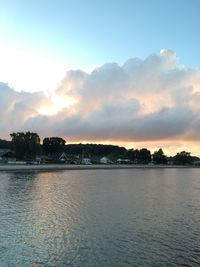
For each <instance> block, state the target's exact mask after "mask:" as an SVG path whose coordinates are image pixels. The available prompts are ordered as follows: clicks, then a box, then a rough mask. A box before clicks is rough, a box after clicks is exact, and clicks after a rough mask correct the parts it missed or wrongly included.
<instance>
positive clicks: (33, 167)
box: [0, 164, 199, 171]
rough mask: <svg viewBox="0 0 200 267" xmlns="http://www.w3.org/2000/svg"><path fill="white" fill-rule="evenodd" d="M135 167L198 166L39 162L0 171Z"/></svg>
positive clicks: (2, 167)
mask: <svg viewBox="0 0 200 267" xmlns="http://www.w3.org/2000/svg"><path fill="white" fill-rule="evenodd" d="M137 168H148V169H154V168H156V169H157V168H168V169H169V168H170V169H172V168H199V166H175V165H133V164H130V165H120V164H113V165H104V164H102V165H100V164H92V165H71V164H40V165H14V164H13V165H8V164H5V165H0V171H56V170H96V169H106V170H107V169H108V170H109V169H137Z"/></svg>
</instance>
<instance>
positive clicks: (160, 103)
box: [0, 0, 200, 155]
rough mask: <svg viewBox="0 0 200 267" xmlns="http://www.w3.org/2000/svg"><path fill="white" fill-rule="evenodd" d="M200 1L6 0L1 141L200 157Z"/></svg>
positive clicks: (0, 19)
mask: <svg viewBox="0 0 200 267" xmlns="http://www.w3.org/2000/svg"><path fill="white" fill-rule="evenodd" d="M199 11H200V1H199V0H190V1H189V0H173V1H172V0H168V1H164V0H131V1H129V0H124V1H120V0H119V1H113V0H110V1H104V0H101V1H95V0H93V1H92V0H91V1H89V0H86V1H84V0H82V1H81V0H78V1H76V0H74V1H67V0H65V1H64V0H63V1H61V0H57V1H53V0H48V1H47V0H40V1H38V0H34V1H32V0H30V1H25V0H21V1H20V0H0V111H1V113H0V138H9V133H10V132H12V131H22V130H23V131H25V130H34V131H37V132H38V133H39V135H40V136H41V137H44V136H54V135H57V136H62V137H63V138H65V139H66V141H67V143H71V142H93V143H94V142H96V143H114V144H118V145H124V146H126V147H128V148H131V147H134V148H141V147H148V148H149V149H151V150H156V149H158V148H159V147H163V148H164V151H166V153H168V154H173V153H175V152H178V151H182V150H187V151H191V152H192V153H193V154H196V155H200V142H199V140H200V137H199V135H198V132H199V127H200V110H199V107H198V103H199V102H198V100H199V97H200V95H199V93H200V60H199V59H200V52H199V43H200V34H199V25H200V17H199Z"/></svg>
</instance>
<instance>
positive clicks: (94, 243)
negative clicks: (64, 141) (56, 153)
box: [0, 169, 200, 267]
mask: <svg viewBox="0 0 200 267" xmlns="http://www.w3.org/2000/svg"><path fill="white" fill-rule="evenodd" d="M199 174H200V171H199V170H198V169H184V170H182V169H148V170H147V169H134V170H133V169H132V170H83V171H60V172H26V173H25V172H21V173H20V172H12V173H11V172H10V173H9V172H2V173H0V204H1V205H0V266H2V267H7V266H8V267H9V266H23V267H26V266H55V267H59V266H86V267H90V266H91V267H93V266H200V249H199V247H200V237H199V232H200V180H199V177H200V175H199Z"/></svg>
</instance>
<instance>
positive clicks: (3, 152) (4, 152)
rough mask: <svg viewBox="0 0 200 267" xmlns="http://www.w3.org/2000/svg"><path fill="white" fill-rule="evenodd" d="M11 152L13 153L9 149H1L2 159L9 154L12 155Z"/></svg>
mask: <svg viewBox="0 0 200 267" xmlns="http://www.w3.org/2000/svg"><path fill="white" fill-rule="evenodd" d="M10 152H12V151H11V150H10V149H8V148H1V149H0V157H2V156H5V155H6V154H7V153H10Z"/></svg>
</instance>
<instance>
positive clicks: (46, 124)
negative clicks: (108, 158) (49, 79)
mask: <svg viewBox="0 0 200 267" xmlns="http://www.w3.org/2000/svg"><path fill="white" fill-rule="evenodd" d="M55 99H57V101H54V100H55ZM199 101H200V71H199V70H197V69H192V68H189V67H186V66H183V65H181V64H180V63H179V60H178V58H177V56H176V53H175V52H174V51H172V50H162V51H161V52H160V54H153V55H150V56H149V57H147V58H146V59H145V60H141V59H138V58H134V59H129V60H128V61H127V62H125V64H124V65H123V66H119V65H117V64H116V63H107V64H105V65H103V66H101V67H98V68H96V69H94V70H93V71H92V72H91V73H86V72H84V71H83V70H76V71H68V72H67V73H66V75H65V77H64V79H63V80H62V81H61V82H60V85H59V87H58V88H57V89H56V91H55V92H54V96H46V95H44V94H43V93H41V92H39V93H27V92H21V93H20V92H16V91H14V90H13V89H11V88H9V87H8V86H7V85H5V84H3V83H1V84H0V112H1V113H0V130H1V134H2V135H6V134H8V133H9V132H12V131H18V130H33V131H37V132H38V133H39V134H40V136H45V135H48V136H49V135H59V136H63V137H66V138H67V139H68V140H70V141H78V142H80V141H102V142H104V141H107V140H109V141H112V140H113V141H116V142H117V141H121V142H123V141H126V142H134V141H137V142H139V141H152V140H154V141H160V140H168V141H169V140H172V141H173V140H178V139H180V140H193V139H194V140H200V135H199V129H200V106H199ZM45 109H46V113H47V112H48V111H49V112H50V111H51V110H54V111H55V112H53V113H51V116H50V115H49V116H48V115H47V114H45V115H44V114H40V113H41V110H45ZM43 113H44V112H43ZM52 114H53V115H52Z"/></svg>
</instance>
